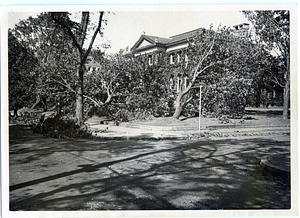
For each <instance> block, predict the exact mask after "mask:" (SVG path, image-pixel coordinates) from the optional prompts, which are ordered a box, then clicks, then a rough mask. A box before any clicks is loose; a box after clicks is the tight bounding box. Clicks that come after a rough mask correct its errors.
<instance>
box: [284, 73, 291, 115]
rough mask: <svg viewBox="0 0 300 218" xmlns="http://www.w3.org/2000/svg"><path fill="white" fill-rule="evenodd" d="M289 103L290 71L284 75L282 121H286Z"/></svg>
mask: <svg viewBox="0 0 300 218" xmlns="http://www.w3.org/2000/svg"><path fill="white" fill-rule="evenodd" d="M289 102H290V69H289V68H288V70H287V73H286V82H285V87H284V92H283V112H282V119H285V120H286V119H288V117H289V116H288V115H289Z"/></svg>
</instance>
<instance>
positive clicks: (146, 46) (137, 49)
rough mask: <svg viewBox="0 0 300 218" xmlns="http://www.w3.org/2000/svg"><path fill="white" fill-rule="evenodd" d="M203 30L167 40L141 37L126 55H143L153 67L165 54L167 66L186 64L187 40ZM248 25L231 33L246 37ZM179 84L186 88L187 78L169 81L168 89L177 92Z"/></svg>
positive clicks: (157, 37) (234, 27)
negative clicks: (184, 50) (183, 52)
mask: <svg viewBox="0 0 300 218" xmlns="http://www.w3.org/2000/svg"><path fill="white" fill-rule="evenodd" d="M203 30H204V29H203V28H198V29H195V30H192V31H188V32H185V33H181V34H178V35H174V36H171V37H169V38H163V37H159V36H150V35H145V34H143V35H141V37H140V38H139V39H138V40H137V42H136V43H135V44H134V45H133V47H132V48H131V50H130V52H129V53H128V54H127V56H129V57H133V58H135V57H138V56H141V55H145V56H146V57H147V58H148V64H149V65H155V64H157V63H158V61H159V59H160V56H161V54H162V53H167V55H168V60H167V64H174V63H179V62H181V61H184V62H185V63H186V64H187V63H188V56H187V55H186V54H185V55H184V56H183V55H182V50H183V49H185V48H187V47H188V45H189V40H191V39H192V38H193V37H194V36H196V35H198V33H199V32H200V31H203ZM248 30H249V24H247V23H242V24H238V25H235V26H233V28H232V33H233V35H235V36H238V37H246V36H247V35H248ZM180 84H183V86H185V87H186V85H187V78H181V79H180V78H179V77H178V78H173V79H171V81H170V87H171V89H173V90H174V91H177V92H178V90H179V87H180Z"/></svg>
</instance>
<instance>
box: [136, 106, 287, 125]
mask: <svg viewBox="0 0 300 218" xmlns="http://www.w3.org/2000/svg"><path fill="white" fill-rule="evenodd" d="M281 114H282V109H280V108H271V109H268V108H247V110H246V114H245V115H244V117H243V119H229V120H228V122H224V121H223V120H220V119H218V118H208V117H201V119H200V122H201V126H205V127H207V126H215V125H220V126H221V125H224V126H225V125H241V126H279V127H280V126H284V127H287V126H290V120H289V119H288V120H283V119H282V116H281ZM136 124H143V125H152V126H182V127H195V128H197V127H198V126H199V117H190V118H187V117H180V119H178V120H176V119H174V118H172V117H160V118H155V119H152V120H149V121H140V122H136Z"/></svg>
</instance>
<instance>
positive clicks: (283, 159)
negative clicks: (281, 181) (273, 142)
mask: <svg viewBox="0 0 300 218" xmlns="http://www.w3.org/2000/svg"><path fill="white" fill-rule="evenodd" d="M260 165H261V166H263V167H264V168H266V169H267V170H268V171H270V172H271V173H274V174H276V175H289V174H290V153H282V154H273V155H269V156H266V157H264V158H262V159H261V161H260Z"/></svg>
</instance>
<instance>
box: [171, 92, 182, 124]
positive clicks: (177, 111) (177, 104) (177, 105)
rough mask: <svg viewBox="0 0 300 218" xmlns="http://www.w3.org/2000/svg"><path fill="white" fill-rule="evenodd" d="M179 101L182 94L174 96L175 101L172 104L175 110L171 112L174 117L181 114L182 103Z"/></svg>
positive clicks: (176, 117) (177, 117)
mask: <svg viewBox="0 0 300 218" xmlns="http://www.w3.org/2000/svg"><path fill="white" fill-rule="evenodd" d="M181 101H182V94H178V96H177V98H176V101H175V104H174V107H175V112H174V114H173V117H174V118H175V119H179V117H180V115H181V112H182V109H183V104H181Z"/></svg>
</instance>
